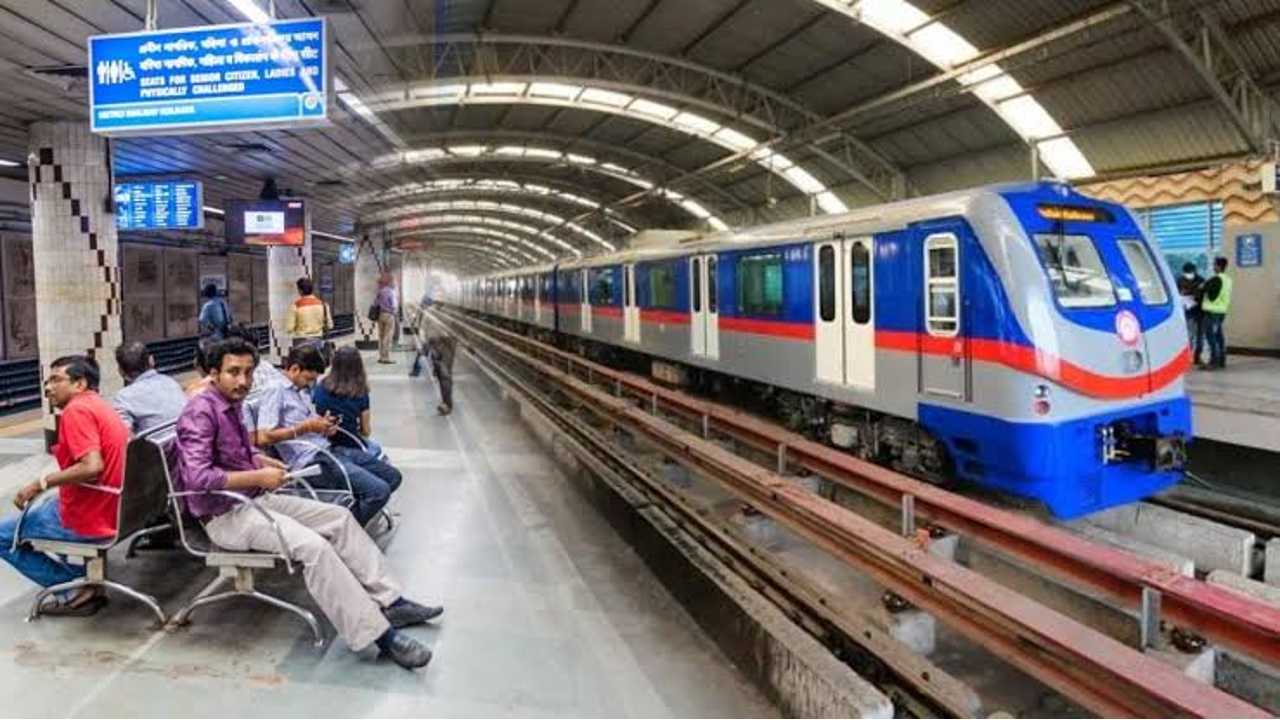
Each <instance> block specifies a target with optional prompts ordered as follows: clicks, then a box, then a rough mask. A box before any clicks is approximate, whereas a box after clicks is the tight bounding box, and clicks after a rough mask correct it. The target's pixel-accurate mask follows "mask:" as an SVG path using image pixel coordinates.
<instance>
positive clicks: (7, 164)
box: [0, 158, 22, 167]
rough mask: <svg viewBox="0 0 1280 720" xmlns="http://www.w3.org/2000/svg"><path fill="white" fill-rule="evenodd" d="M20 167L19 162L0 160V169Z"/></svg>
mask: <svg viewBox="0 0 1280 720" xmlns="http://www.w3.org/2000/svg"><path fill="white" fill-rule="evenodd" d="M20 165H22V163H20V162H15V161H13V160H5V159H4V158H0V167H18V166H20Z"/></svg>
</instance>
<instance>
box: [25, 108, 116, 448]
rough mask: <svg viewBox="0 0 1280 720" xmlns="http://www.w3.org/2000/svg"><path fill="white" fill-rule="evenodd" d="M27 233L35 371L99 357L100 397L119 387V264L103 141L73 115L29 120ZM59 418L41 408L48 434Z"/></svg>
mask: <svg viewBox="0 0 1280 720" xmlns="http://www.w3.org/2000/svg"><path fill="white" fill-rule="evenodd" d="M28 138H29V143H30V145H29V147H30V153H29V154H28V156H27V163H28V177H29V178H30V180H31V236H32V256H33V265H34V267H35V287H36V326H37V338H38V342H39V347H40V375H41V378H42V379H43V377H44V374H45V373H46V372H48V367H49V363H50V362H52V361H53V360H54V359H55V358H58V357H61V356H63V355H76V354H85V355H91V356H93V357H94V359H96V360H97V361H98V363H99V369H100V370H101V375H102V381H101V388H100V391H101V393H102V395H104V396H110V395H112V394H114V393H115V392H116V391H117V390H119V389H120V387H121V381H120V372H119V370H118V369H117V368H116V363H115V358H114V354H113V353H114V352H115V348H116V346H117V345H119V344H120V340H121V334H120V265H119V253H118V252H117V246H116V222H115V216H114V215H113V214H112V212H111V194H112V188H111V160H110V154H109V152H108V148H107V141H106V140H105V139H103V138H101V137H99V136H97V135H94V134H92V133H90V132H89V126H88V125H87V124H85V123H84V122H76V121H61V120H60V121H42V122H36V123H33V124H32V125H31V129H30V132H29V133H28ZM56 427H57V426H56V420H55V418H54V413H53V409H52V408H51V407H49V405H48V403H46V404H45V407H44V428H45V438H46V440H47V441H48V440H51V439H52V438H53V437H54V436H55V435H56Z"/></svg>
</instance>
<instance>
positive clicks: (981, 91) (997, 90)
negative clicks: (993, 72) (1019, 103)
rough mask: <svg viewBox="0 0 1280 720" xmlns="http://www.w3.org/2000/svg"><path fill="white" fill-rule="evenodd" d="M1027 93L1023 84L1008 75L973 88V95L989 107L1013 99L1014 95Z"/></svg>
mask: <svg viewBox="0 0 1280 720" xmlns="http://www.w3.org/2000/svg"><path fill="white" fill-rule="evenodd" d="M1023 92H1025V91H1024V90H1023V88H1022V85H1021V83H1019V82H1018V81H1017V80H1014V79H1013V78H1011V77H1009V76H1008V75H1002V76H1000V77H998V78H995V79H993V80H987V81H985V82H981V83H978V84H977V85H976V86H974V88H973V94H974V95H977V96H978V97H979V98H981V99H982V100H983V101H985V102H986V103H987V104H989V105H994V104H996V103H998V102H1000V101H1001V100H1005V99H1007V98H1011V97H1013V96H1014V95H1021V94H1022V93H1023Z"/></svg>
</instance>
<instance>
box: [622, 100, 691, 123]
mask: <svg viewBox="0 0 1280 720" xmlns="http://www.w3.org/2000/svg"><path fill="white" fill-rule="evenodd" d="M627 109H628V110H631V111H632V112H637V113H640V114H641V115H648V116H650V117H655V118H658V119H659V120H662V121H664V122H665V121H667V120H670V119H671V118H673V117H675V116H676V115H677V114H679V112H680V111H679V110H676V109H675V108H673V107H671V106H670V105H663V104H662V103H656V102H653V101H651V100H645V99H644V98H636V101H635V102H633V103H631V105H629V106H628V107H627Z"/></svg>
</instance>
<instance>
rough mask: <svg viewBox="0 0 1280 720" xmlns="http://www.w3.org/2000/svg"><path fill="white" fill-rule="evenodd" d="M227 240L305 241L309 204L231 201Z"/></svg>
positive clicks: (263, 242) (259, 242) (254, 242)
mask: <svg viewBox="0 0 1280 720" xmlns="http://www.w3.org/2000/svg"><path fill="white" fill-rule="evenodd" d="M226 213H227V215H226V224H227V243H228V244H236V243H245V244H248V245H294V246H301V245H302V244H303V243H304V242H306V234H307V206H306V203H305V202H304V201H302V200H229V201H227V207H226Z"/></svg>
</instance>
